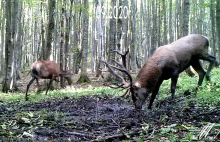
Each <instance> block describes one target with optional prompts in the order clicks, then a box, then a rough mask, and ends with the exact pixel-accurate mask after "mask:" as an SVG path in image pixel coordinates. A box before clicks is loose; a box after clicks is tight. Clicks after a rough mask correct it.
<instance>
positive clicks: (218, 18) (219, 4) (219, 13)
mask: <svg viewBox="0 0 220 142" xmlns="http://www.w3.org/2000/svg"><path fill="white" fill-rule="evenodd" d="M216 23H218V24H216V29H217V37H218V40H217V45H218V61H219V63H220V24H219V23H220V1H219V0H217V3H216Z"/></svg>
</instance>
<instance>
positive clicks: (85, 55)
mask: <svg viewBox="0 0 220 142" xmlns="http://www.w3.org/2000/svg"><path fill="white" fill-rule="evenodd" d="M83 5H84V11H83V34H82V67H81V74H80V78H79V80H78V81H77V82H78V83H84V82H90V80H89V78H88V76H87V59H88V48H89V47H88V46H89V45H88V37H89V36H88V26H89V12H88V11H89V2H88V0H84V1H83Z"/></svg>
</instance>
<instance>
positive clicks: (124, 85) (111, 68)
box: [102, 50, 132, 92]
mask: <svg viewBox="0 0 220 142" xmlns="http://www.w3.org/2000/svg"><path fill="white" fill-rule="evenodd" d="M113 52H116V53H118V54H119V55H121V56H122V62H123V64H121V63H119V62H117V61H116V60H113V61H114V62H115V63H116V64H117V65H118V66H119V67H117V66H113V65H110V64H109V63H108V62H107V61H104V60H102V62H103V63H104V64H105V65H106V66H107V67H108V69H109V72H110V73H111V74H113V75H114V76H116V77H118V78H120V79H121V81H122V83H121V84H119V85H116V86H117V87H113V86H109V85H106V84H105V85H106V86H109V87H111V88H123V89H125V88H129V87H130V86H131V84H132V77H131V75H130V73H129V72H128V71H127V70H126V67H125V66H126V55H127V54H128V52H129V51H126V53H122V52H121V51H119V50H114V51H113ZM114 69H116V70H119V71H121V72H123V73H125V74H126V75H127V76H128V79H129V82H130V83H129V82H127V81H126V80H125V77H122V76H120V75H119V74H118V73H117V72H116V71H115V70H114ZM127 92H128V91H127Z"/></svg>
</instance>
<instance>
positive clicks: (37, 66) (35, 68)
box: [25, 61, 73, 101]
mask: <svg viewBox="0 0 220 142" xmlns="http://www.w3.org/2000/svg"><path fill="white" fill-rule="evenodd" d="M31 76H32V78H31V80H30V82H29V83H28V85H27V89H26V95H25V99H26V101H27V100H28V94H27V93H28V90H29V88H30V86H31V84H32V83H33V82H34V80H36V81H37V85H38V87H39V86H40V85H39V82H38V79H40V78H42V79H50V82H49V85H48V86H47V90H46V95H47V92H48V90H49V88H50V86H51V84H52V82H53V80H55V81H58V82H59V80H57V77H59V76H63V77H64V78H65V79H66V80H67V82H68V84H69V85H71V84H72V82H73V81H72V79H71V76H72V73H70V72H68V71H62V70H61V69H60V66H59V65H58V64H57V63H55V62H54V61H37V62H35V63H33V64H32V66H31Z"/></svg>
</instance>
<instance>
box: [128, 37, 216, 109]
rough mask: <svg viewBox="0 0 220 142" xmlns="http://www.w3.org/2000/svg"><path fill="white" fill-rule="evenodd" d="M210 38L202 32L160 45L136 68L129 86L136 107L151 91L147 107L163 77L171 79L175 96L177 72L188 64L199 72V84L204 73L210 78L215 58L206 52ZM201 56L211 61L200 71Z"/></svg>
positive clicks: (139, 106) (172, 91)
mask: <svg viewBox="0 0 220 142" xmlns="http://www.w3.org/2000/svg"><path fill="white" fill-rule="evenodd" d="M208 46H209V41H208V39H207V38H206V37H204V36H202V35H197V34H192V35H189V36H185V37H182V38H180V39H178V40H177V41H175V42H173V43H171V44H168V45H165V46H161V47H159V48H158V49H157V50H156V51H155V53H154V54H153V55H152V56H151V57H150V58H149V59H148V60H147V62H146V63H145V65H144V66H143V67H142V68H141V70H140V71H139V73H138V75H137V77H136V79H135V81H134V83H133V85H132V86H131V93H132V99H133V101H134V104H135V107H136V108H137V109H140V108H141V107H142V105H143V103H144V102H145V100H146V98H147V96H148V94H150V93H152V95H151V99H150V103H149V106H148V108H149V109H151V107H152V103H153V101H154V99H155V97H156V95H157V93H158V91H159V88H160V85H161V84H162V82H163V81H164V80H167V79H170V78H171V94H172V99H174V94H175V89H176V84H177V80H178V77H179V74H180V73H181V72H183V71H184V70H185V69H186V68H188V67H189V66H190V65H191V66H192V67H193V68H194V70H195V71H196V72H197V73H198V74H199V81H198V85H199V86H200V85H201V84H202V81H203V79H204V76H205V75H206V77H207V79H208V80H209V79H210V77H209V73H210V71H211V68H212V66H213V64H214V61H215V57H213V56H211V55H209V54H208ZM200 59H202V60H206V61H209V62H210V65H209V69H208V71H207V73H206V72H205V71H204V70H203V68H202V65H201V63H200V61H199V60H200Z"/></svg>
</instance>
